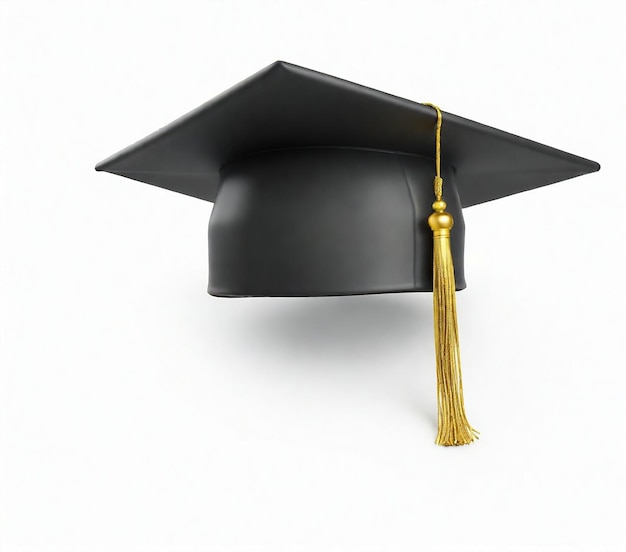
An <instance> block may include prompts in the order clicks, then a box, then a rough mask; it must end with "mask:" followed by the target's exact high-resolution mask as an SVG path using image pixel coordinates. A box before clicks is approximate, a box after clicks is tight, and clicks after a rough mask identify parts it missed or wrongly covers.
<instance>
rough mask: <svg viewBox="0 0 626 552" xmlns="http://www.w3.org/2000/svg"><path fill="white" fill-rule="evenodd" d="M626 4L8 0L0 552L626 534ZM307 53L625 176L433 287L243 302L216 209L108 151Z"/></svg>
mask: <svg viewBox="0 0 626 552" xmlns="http://www.w3.org/2000/svg"><path fill="white" fill-rule="evenodd" d="M624 24H625V21H624V3H623V2H617V1H616V2H611V1H604V2H603V1H599V0H596V1H593V2H592V1H588V2H575V1H572V0H570V1H563V2H551V1H545V0H544V1H542V2H540V3H534V2H528V1H526V2H517V3H516V2H480V1H464V2H462V1H458V2H452V1H439V2H436V1H434V0H432V1H430V2H393V1H385V2H382V1H379V2H366V1H361V2H353V3H352V2H347V1H344V2H329V3H325V2H323V1H320V0H318V1H317V2H294V1H292V2H284V1H280V2H279V1H256V2H253V1H249V2H243V1H228V2H227V1H222V2H210V1H205V2H191V1H181V0H177V1H171V2H159V1H156V0H151V1H146V2H145V3H143V2H130V1H126V2H122V3H116V2H113V1H107V2H101V3H95V2H88V1H83V2H43V1H42V2H39V3H37V2H27V1H22V2H20V1H15V2H10V1H9V2H7V1H0V25H1V26H0V186H1V188H0V193H1V203H0V209H1V211H0V244H1V259H0V261H1V265H0V270H1V272H0V278H1V280H0V285H1V287H0V330H1V342H0V343H1V345H0V347H1V348H0V354H1V357H0V360H1V367H0V422H1V425H0V549H1V550H2V552H18V551H20V552H21V551H42V552H46V551H55V552H58V551H89V552H94V551H95V552H97V551H109V550H110V551H116V552H117V551H120V552H124V551H157V552H159V551H206V550H210V551H246V552H247V551H271V552H282V551H290V552H291V551H296V552H304V551H322V550H323V551H390V552H395V551H409V550H410V551H431V550H432V551H434V550H442V551H443V550H446V551H447V550H459V551H465V550H475V551H483V550H492V551H498V552H505V551H529V550H532V551H535V550H558V551H561V552H563V551H583V550H584V551H594V550H597V551H600V550H622V546H624V545H625V544H626V543H625V540H624V539H625V538H624V531H623V523H624V516H625V514H626V508H625V502H624V496H625V491H626V488H625V471H626V469H625V468H626V463H625V454H624V452H625V451H624V442H625V437H626V434H625V429H624V428H625V424H624V422H625V417H626V412H625V406H624V396H625V389H624V383H625V378H624V368H625V366H626V362H625V360H624V346H623V342H624V338H625V337H626V331H625V330H626V324H625V319H624V311H625V308H626V300H625V295H624V288H625V287H626V286H624V270H625V268H626V263H625V250H624V243H625V238H626V236H625V235H624V214H625V211H624V206H625V204H626V194H625V193H624V189H625V187H624V182H625V174H624V172H625V171H624V162H623V161H624V152H625V151H626V150H625V145H626V144H625V143H624V128H626V117H625V101H624V98H625V97H626V96H625V89H624V83H623V78H624V61H625V56H624V54H625V52H624V39H623V35H624ZM277 59H283V60H286V61H290V62H293V63H297V64H299V65H303V66H305V67H310V68H312V69H316V70H319V71H323V72H327V73H330V74H332V75H336V76H340V77H343V78H346V79H348V80H352V81H355V82H359V83H362V84H365V85H368V86H371V87H374V88H378V89H380V90H384V91H386V92H390V93H393V94H396V95H399V96H402V97H406V98H411V99H413V100H416V101H434V102H436V103H438V104H439V105H441V106H442V108H443V109H445V110H446V111H449V112H452V113H456V114H459V115H463V116H465V117H468V118H470V119H474V120H478V121H480V122H483V123H486V124H489V125H492V126H495V127H498V128H502V129H504V130H507V131H510V132H513V133H515V134H519V135H522V136H525V137H528V138H531V139H534V140H537V141H539V142H543V143H546V144H549V145H552V146H555V147H558V148H559V149H564V150H566V151H570V152H573V153H576V154H579V155H582V156H584V157H588V158H590V159H593V160H597V161H599V162H600V163H601V164H602V170H601V171H600V172H599V173H597V174H592V175H588V176H584V177H581V178H578V179H574V180H571V181H567V182H564V183H560V184H556V185H554V186H551V187H548V188H544V189H541V190H536V191H533V192H529V193H527V194H522V195H518V196H514V197H510V198H506V199H503V200H500V201H497V202H493V203H489V204H485V205H481V206H477V207H473V208H471V209H468V210H467V211H466V213H465V216H466V226H467V249H466V258H467V261H466V274H467V278H468V284H469V287H468V289H467V290H466V291H464V292H463V293H461V294H459V296H458V302H459V310H460V321H459V323H460V332H461V340H462V342H461V345H462V351H463V363H464V376H465V391H466V403H467V409H468V414H469V417H470V421H471V422H472V423H473V424H474V425H475V426H476V427H477V428H478V429H480V430H481V439H480V441H479V442H478V443H476V444H473V445H471V446H469V447H460V448H439V447H436V446H435V445H434V444H433V440H434V438H435V432H436V427H435V426H436V399H435V372H434V358H433V344H432V329H431V324H432V319H431V295H430V294H401V295H390V296H385V295H382V296H374V297H350V298H319V299H250V300H228V299H217V298H213V297H210V296H208V295H207V294H206V292H205V290H206V284H207V239H206V233H207V224H208V219H209V215H210V211H211V205H210V204H208V203H205V202H202V201H199V200H196V199H193V198H188V197H185V196H182V195H178V194H175V193H171V192H168V191H165V190H161V189H158V188H154V187H151V186H147V185H144V184H140V183H137V182H134V181H130V180H125V179H122V178H119V177H116V176H113V175H109V174H102V173H96V172H94V171H93V166H94V165H95V163H96V162H97V161H100V160H101V159H103V158H105V157H107V156H108V155H109V154H111V153H114V152H116V151H117V150H119V149H121V148H122V147H124V146H126V145H128V144H130V143H132V142H133V141H135V140H137V139H139V138H141V137H143V136H144V135H146V134H148V133H149V132H151V131H153V130H155V129H157V128H159V127H160V126H162V125H164V124H166V123H168V122H169V121H171V120H173V119H174V118H176V117H177V116H179V115H181V114H183V113H184V112H186V111H188V110H190V109H192V108H194V107H196V106H197V105H199V104H200V103H202V102H204V101H206V100H208V99H210V98H211V97H212V96H214V95H215V94H217V93H219V92H221V91H222V90H224V89H226V88H228V87H230V86H231V85H233V84H235V83H237V82H238V81H240V80H241V79H243V78H245V77H247V76H249V75H250V74H252V73H254V72H256V71H257V70H259V69H261V68H263V67H264V66H266V65H268V64H270V63H271V62H273V61H275V60H277Z"/></svg>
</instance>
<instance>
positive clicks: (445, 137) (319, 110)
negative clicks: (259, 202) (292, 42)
mask: <svg viewBox="0 0 626 552" xmlns="http://www.w3.org/2000/svg"><path fill="white" fill-rule="evenodd" d="M443 120H444V127H443V132H442V138H441V140H442V157H443V159H444V161H445V163H446V164H447V165H449V166H450V167H452V168H453V170H454V172H455V179H456V185H457V189H458V194H459V197H460V203H461V206H462V207H469V206H471V205H475V204H478V203H483V202H485V201H491V200H493V199H498V198H501V197H505V196H508V195H511V194H515V193H518V192H523V191H526V190H531V189H534V188H538V187H540V186H545V185H548V184H552V183H555V182H559V181H561V180H566V179H568V178H573V177H575V176H579V175H582V174H586V173H590V172H594V171H597V170H598V169H599V168H600V166H599V165H598V163H595V162H594V161H590V160H588V159H584V158H582V157H578V156H576V155H572V154H569V153H566V152H564V151H560V150H557V149H554V148H551V147H549V146H545V145H542V144H539V143H537V142H533V141H531V140H527V139H525V138H521V137H519V136H515V135H513V134H509V133H507V132H503V131H501V130H497V129H495V128H491V127H488V126H485V125H482V124H480V123H476V122H474V121H470V120H468V119H464V118H462V117H459V116H457V115H452V114H450V113H446V112H444V113H443ZM434 121H435V113H434V111H433V109H431V108H430V107H427V106H425V105H422V104H419V103H416V102H413V101H410V100H406V99H402V98H398V97H396V96H392V95H389V94H386V93H384V92H379V91H378V90H373V89H371V88H367V87H365V86H361V85H358V84H354V83H352V82H348V81H345V80H342V79H339V78H336V77H331V76H329V75H325V74H323V73H319V72H316V71H312V70H310V69H306V68H303V67H299V66H297V65H293V64H290V63H285V62H282V61H277V62H275V63H273V64H272V65H270V66H268V67H266V68H265V69H263V70H261V71H259V72H258V73H256V74H255V75H253V76H251V77H249V78H248V79H246V80H244V81H243V82H241V83H239V84H237V85H236V86H234V87H232V88H231V89H229V90H227V91H226V92H224V93H222V94H221V95H219V96H217V97H216V98H214V99H212V100H210V101H208V102H207V103H205V104H204V105H202V106H200V107H198V108H197V109H195V110H194V111H191V112H190V113H188V114H187V115H184V116H183V117H181V118H179V119H177V120H176V121H174V122H173V123H171V124H169V125H168V126H166V127H164V128H162V129H161V130H158V131H156V132H155V133H153V134H151V135H150V136H147V137H146V138H144V139H143V140H140V141H139V142H137V143H136V144H134V145H131V146H129V147H127V148H125V149H123V150H122V151H120V152H119V153H116V154H115V155H113V156H111V157H109V158H108V159H106V160H104V161H102V162H101V163H99V164H98V165H97V166H96V170H99V171H106V172H110V173H114V174H118V175H120V176H125V177H127V178H132V179H134V180H139V181H141V182H146V183H148V184H153V185H155V186H160V187H162V188H166V189H169V190H173V191H176V192H180V193H183V194H186V195H189V196H193V197H197V198H200V199H205V200H208V201H215V198H216V195H217V190H218V186H219V183H220V170H221V169H222V167H224V166H225V165H226V164H228V163H230V162H232V161H236V160H239V159H243V158H246V157H248V156H251V155H254V154H257V153H262V152H268V151H272V150H284V149H292V148H294V149H302V148H350V149H363V150H378V151H381V152H393V153H398V154H409V155H419V156H426V157H429V158H433V157H434V144H433V125H434Z"/></svg>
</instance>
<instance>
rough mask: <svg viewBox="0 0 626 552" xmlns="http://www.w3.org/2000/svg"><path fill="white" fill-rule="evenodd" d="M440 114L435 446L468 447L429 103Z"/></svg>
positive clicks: (470, 432) (431, 220) (448, 220)
mask: <svg viewBox="0 0 626 552" xmlns="http://www.w3.org/2000/svg"><path fill="white" fill-rule="evenodd" d="M425 105H428V106H430V107H432V108H434V109H435V110H436V111H437V128H436V156H435V162H436V176H435V182H434V188H435V202H434V203H433V211H434V212H433V213H432V214H431V215H430V216H429V217H428V225H429V226H430V228H431V230H432V231H433V311H434V320H435V356H436V360H437V406H438V411H439V414H438V425H439V429H438V433H437V439H436V441H435V443H436V444H437V445H442V446H452V445H467V444H469V443H471V442H472V441H474V440H475V439H478V431H476V430H475V429H474V428H473V427H472V426H471V425H470V423H469V422H468V421H467V417H466V415H465V404H464V401H463V382H462V378H461V353H460V348H459V330H458V325H457V317H456V297H455V291H456V284H455V281H454V264H453V262H452V252H451V250H450V230H451V229H452V226H453V225H454V220H453V219H452V215H450V213H447V212H446V202H445V201H443V199H442V197H443V179H442V178H441V176H440V174H441V173H440V171H441V154H440V152H441V119H442V117H441V111H440V109H439V108H438V107H437V106H435V105H433V104H425Z"/></svg>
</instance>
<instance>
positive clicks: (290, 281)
mask: <svg viewBox="0 0 626 552" xmlns="http://www.w3.org/2000/svg"><path fill="white" fill-rule="evenodd" d="M433 107H435V106H430V105H423V104H419V103H415V102H412V101H409V100H405V99H402V98H398V97H396V96H392V95H389V94H385V93H383V92H379V91H377V90H373V89H371V88H366V87H364V86H360V85H358V84H354V83H351V82H348V81H345V80H342V79H338V78H335V77H331V76H329V75H325V74H322V73H318V72H316V71H312V70H310V69H305V68H303V67H299V66H296V65H292V64H289V63H285V62H276V63H274V64H272V65H270V66H269V67H267V68H265V69H263V70H262V71H260V72H258V73H256V74H255V75H253V76H252V77H250V78H248V79H246V80H245V81H243V82H241V83H239V84H238V85H236V86H234V87H233V88H231V89H229V90H227V91H226V92H224V93H223V94H221V95H219V96H217V97H216V98H214V99H213V100H210V101H209V102H207V103H205V104H204V105H202V106H200V107H199V108H197V109H196V110H194V111H192V112H190V113H188V114H187V115H184V116H183V117H181V118H180V119H178V120H176V121H174V122H173V123H171V124H170V125H168V126H166V127H164V128H162V129H161V130H159V131H157V132H155V133H153V134H151V135H150V136H148V137H146V138H144V139H143V140H140V141H139V142H137V143H136V144H134V145H132V146H130V147H128V148H126V149H124V150H122V151H120V152H119V153H117V154H115V155H113V156H111V157H109V158H108V159H106V160H105V161H102V162H101V163H99V164H98V165H97V166H96V170H99V171H107V172H111V173H114V174H118V175H120V176H125V177H128V178H132V179H134V180H139V181H141V182H146V183H148V184H153V185H156V186H160V187H162V188H166V189H169V190H173V191H176V192H180V193H183V194H186V195H190V196H193V197H197V198H200V199H205V200H208V201H213V202H215V206H214V208H213V212H212V215H211V220H210V224H209V293H211V294H213V295H219V296H237V297H240V296H319V295H352V294H365V293H385V292H398V291H432V290H433V232H431V229H429V224H428V223H427V220H428V217H429V214H431V212H432V210H433V207H431V205H432V203H433V199H434V195H433V175H434V174H435V159H437V160H438V159H439V151H438V148H437V149H436V140H435V137H436V138H437V140H438V139H439V131H438V129H439V127H437V132H435V128H436V125H435V123H436V121H438V122H439V125H441V123H442V122H443V130H442V131H441V176H443V180H444V181H445V185H444V190H443V196H444V199H445V201H446V202H447V211H449V213H450V215H451V216H452V218H453V219H454V221H455V223H454V224H455V225H454V230H453V231H452V232H451V235H450V242H451V246H452V257H451V258H450V259H449V260H450V261H452V259H453V261H454V268H453V269H452V274H451V275H450V276H451V277H453V276H456V288H457V289H462V288H464V287H465V280H464V275H463V241H464V232H463V215H462V208H463V207H469V206H471V205H476V204H478V203H483V202H486V201H491V200H493V199H498V198H501V197H505V196H508V195H512V194H515V193H519V192H523V191H526V190H531V189H533V188H538V187H541V186H546V185H548V184H552V183H555V182H559V181H561V180H566V179H568V178H573V177H575V176H579V175H582V174H586V173H590V172H593V171H597V170H598V169H599V168H600V167H599V165H598V164H597V163H595V162H593V161H589V160H587V159H583V158H581V157H577V156H575V155H572V154H569V153H565V152H563V151H560V150H557V149H554V148H551V147H548V146H544V145H542V144H538V143H537V142H533V141H530V140H526V139H524V138H520V137H519V136H515V135H513V134H508V133H506V132H503V131H501V130H497V129H494V128H491V127H487V126H485V125H481V124H479V123H475V122H473V121H470V120H468V119H464V118H462V117H458V116H456V115H451V114H449V113H443V114H441V112H439V110H438V108H436V107H435V109H433ZM437 165H439V163H437ZM438 176H439V175H438ZM434 207H435V211H436V212H438V213H440V214H441V212H442V211H443V210H444V209H445V208H446V204H445V203H443V202H439V203H437V204H436V205H435V206H434ZM439 207H440V208H439ZM432 224H433V223H432V221H431V228H433V230H434V232H435V248H434V251H435V254H434V257H435V265H436V268H435V277H434V278H435V285H434V287H435V297H439V301H440V303H439V307H438V306H437V303H436V309H435V310H436V312H435V314H436V319H437V309H438V308H441V309H443V307H442V304H443V303H446V304H448V307H449V308H448V309H447V310H445V309H444V310H441V311H440V314H441V317H440V318H439V320H444V321H445V320H446V319H447V318H446V317H447V316H448V314H450V312H451V311H452V310H453V307H454V305H450V304H449V300H450V299H449V297H448V296H447V295H445V294H444V295H441V296H439V295H438V291H437V290H438V287H437V286H438V284H437V281H438V280H437V278H438V276H437V274H438V270H439V269H438V268H437V266H439V267H440V269H441V270H440V272H439V274H445V272H446V269H445V266H448V265H447V262H448V261H447V260H446V259H447V257H446V256H445V255H446V254H445V252H444V253H443V257H438V255H439V252H438V249H437V243H438V242H437V235H438V234H437V233H438V232H439V226H437V223H434V224H435V226H437V228H435V227H433V226H432ZM450 224H452V222H451V219H450ZM448 232H449V231H448ZM444 233H445V232H444ZM442 259H443V260H442ZM438 263H439V265H438ZM442 266H443V267H444V268H441V267H442ZM449 266H450V268H451V267H452V264H450V265H449ZM444 279H445V278H444ZM442 281H443V280H442ZM451 281H452V286H453V287H452V291H453V290H454V280H451ZM446 285H448V284H446ZM452 296H453V293H452ZM444 297H445V298H444ZM436 301H437V299H436ZM452 301H453V297H452ZM446 313H447V314H446ZM448 322H450V324H452V319H450V320H448ZM453 325H454V332H450V331H449V330H450V327H451V326H449V325H446V324H444V325H443V326H441V327H440V330H441V331H440V333H442V332H443V335H446V336H449V334H450V333H455V331H456V320H454V324H453ZM436 330H437V327H436ZM442 339H443V338H442ZM438 343H439V344H438V374H439V363H440V362H439V361H440V359H439V357H440V356H441V357H446V356H448V357H450V356H452V357H457V356H458V354H457V353H458V345H456V346H455V347H456V353H455V352H450V350H449V349H451V348H453V346H452V345H449V346H448V347H446V346H445V340H444V341H442V340H441V339H440V340H439V341H438ZM457 360H458V359H457ZM448 361H450V359H448ZM452 361H453V362H454V358H453V359H452ZM442 362H443V361H442ZM448 377H449V378H452V379H454V380H455V381H456V380H458V382H457V383H458V386H459V387H460V367H459V371H458V374H456V373H454V374H451V375H449V376H448ZM442 378H443V379H444V380H445V379H446V376H445V374H443V375H442ZM440 383H441V380H440ZM440 392H441V390H440ZM448 392H449V393H452V394H454V393H455V391H454V390H452V391H448ZM458 394H459V395H460V397H459V401H460V406H459V408H460V409H461V410H462V393H461V390H460V389H459V390H458ZM459 401H457V402H459ZM442 408H443V410H444V412H442ZM442 416H443V418H448V417H450V416H453V414H450V413H446V412H445V408H444V407H442V405H441V397H440V434H441V425H442V423H441V420H442ZM462 417H463V418H464V413H463V415H462ZM467 427H469V424H467ZM470 429H471V428H470ZM472 431H473V430H472ZM453 433H454V431H453ZM470 433H471V435H469V434H468V437H467V439H463V438H462V436H461V437H459V436H458V435H452V436H451V437H450V438H449V439H447V440H446V439H439V438H438V442H440V443H441V444H463V442H469V441H471V440H472V439H473V433H472V432H470Z"/></svg>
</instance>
